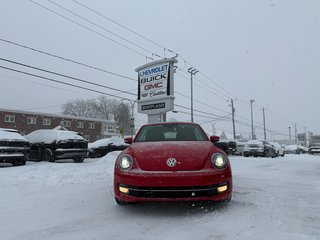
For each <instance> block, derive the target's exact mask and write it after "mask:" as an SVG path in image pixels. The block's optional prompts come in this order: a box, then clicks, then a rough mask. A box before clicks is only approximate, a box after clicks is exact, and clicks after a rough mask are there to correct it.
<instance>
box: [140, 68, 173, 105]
mask: <svg viewBox="0 0 320 240" xmlns="http://www.w3.org/2000/svg"><path fill="white" fill-rule="evenodd" d="M138 74H139V75H138V76H139V90H138V91H139V92H138V95H139V96H138V99H139V100H151V99H155V98H163V97H165V96H168V95H170V84H169V80H170V76H169V63H163V64H159V65H155V66H152V67H149V68H145V69H142V70H140V71H139V72H138Z"/></svg>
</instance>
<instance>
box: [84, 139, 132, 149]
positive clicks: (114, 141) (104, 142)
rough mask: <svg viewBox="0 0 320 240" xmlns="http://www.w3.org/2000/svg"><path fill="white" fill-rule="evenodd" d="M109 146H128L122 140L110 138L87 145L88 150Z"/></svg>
mask: <svg viewBox="0 0 320 240" xmlns="http://www.w3.org/2000/svg"><path fill="white" fill-rule="evenodd" d="M109 144H112V145H115V146H122V145H128V144H126V143H125V142H124V140H123V138H119V137H111V138H103V139H100V140H97V141H95V142H93V143H89V144H88V148H98V147H101V146H108V145H109Z"/></svg>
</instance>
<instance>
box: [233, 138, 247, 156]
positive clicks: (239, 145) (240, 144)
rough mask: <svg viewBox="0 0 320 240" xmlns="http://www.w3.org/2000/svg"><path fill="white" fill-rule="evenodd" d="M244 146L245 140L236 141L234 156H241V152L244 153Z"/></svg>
mask: <svg viewBox="0 0 320 240" xmlns="http://www.w3.org/2000/svg"><path fill="white" fill-rule="evenodd" d="M245 145H246V141H245V140H236V146H237V147H236V151H235V153H234V154H235V155H239V156H242V155H243V152H244V148H245Z"/></svg>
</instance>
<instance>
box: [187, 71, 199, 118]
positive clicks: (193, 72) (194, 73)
mask: <svg viewBox="0 0 320 240" xmlns="http://www.w3.org/2000/svg"><path fill="white" fill-rule="evenodd" d="M188 72H189V73H190V75H191V122H193V77H192V76H193V75H196V73H198V72H199V71H198V70H197V69H195V68H193V67H191V68H189V69H188Z"/></svg>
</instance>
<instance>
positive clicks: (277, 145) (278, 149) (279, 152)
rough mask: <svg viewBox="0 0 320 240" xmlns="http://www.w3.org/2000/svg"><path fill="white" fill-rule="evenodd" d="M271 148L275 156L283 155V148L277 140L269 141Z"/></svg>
mask: <svg viewBox="0 0 320 240" xmlns="http://www.w3.org/2000/svg"><path fill="white" fill-rule="evenodd" d="M270 144H271V145H272V146H273V148H274V149H275V151H276V154H277V157H279V156H281V157H284V148H283V147H282V146H281V145H280V143H278V142H270Z"/></svg>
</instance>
